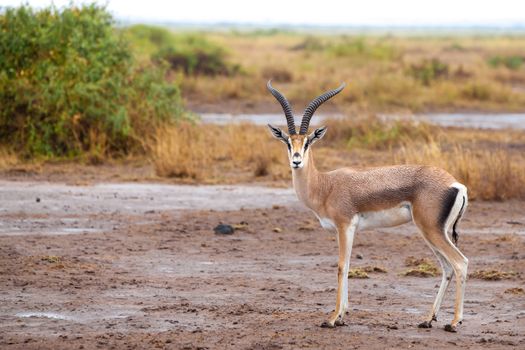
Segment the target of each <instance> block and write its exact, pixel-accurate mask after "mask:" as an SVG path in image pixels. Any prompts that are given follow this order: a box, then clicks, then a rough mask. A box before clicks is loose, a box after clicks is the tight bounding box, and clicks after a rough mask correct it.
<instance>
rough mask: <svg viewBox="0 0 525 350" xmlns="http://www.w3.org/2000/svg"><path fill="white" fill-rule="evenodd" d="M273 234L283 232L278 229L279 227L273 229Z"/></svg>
mask: <svg viewBox="0 0 525 350" xmlns="http://www.w3.org/2000/svg"><path fill="white" fill-rule="evenodd" d="M273 232H276V233H281V232H283V230H282V229H280V228H279V227H274V228H273Z"/></svg>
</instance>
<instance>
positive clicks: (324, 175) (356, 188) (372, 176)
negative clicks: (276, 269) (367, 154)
mask: <svg viewBox="0 0 525 350" xmlns="http://www.w3.org/2000/svg"><path fill="white" fill-rule="evenodd" d="M267 87H268V90H269V91H270V92H271V93H272V95H273V96H274V97H275V98H276V99H277V101H279V103H280V104H281V107H282V109H283V111H284V114H285V117H286V121H287V124H288V134H286V133H285V132H284V131H282V130H281V129H279V128H277V127H274V126H272V125H268V127H269V128H270V131H271V132H272V134H273V136H274V137H275V138H276V139H278V140H280V141H281V142H283V143H284V144H286V146H287V148H288V158H289V160H290V167H291V168H292V178H293V187H294V189H295V192H296V194H297V197H298V198H299V200H300V201H301V202H303V203H304V204H305V205H306V206H307V207H308V208H310V209H311V210H312V211H313V212H314V213H315V215H316V216H317V218H318V219H319V221H320V222H321V225H322V226H323V227H324V228H328V229H333V230H336V231H337V235H338V244H339V262H338V289H337V299H336V304H335V311H334V312H333V314H332V315H331V316H330V318H329V319H328V320H327V321H325V322H323V323H322V325H321V326H322V327H335V326H338V325H342V324H343V315H344V314H345V311H346V309H347V307H348V270H349V266H350V255H351V251H352V242H353V240H354V234H355V232H357V231H360V230H365V229H371V228H378V227H390V226H396V225H401V224H404V223H407V222H410V221H414V223H415V224H416V226H417V227H418V228H419V230H420V231H421V233H422V235H423V238H424V239H425V241H426V242H427V243H428V245H429V247H430V249H432V251H433V252H434V254H435V255H436V257H437V258H438V260H439V262H440V264H441V267H442V270H443V278H442V280H441V286H440V287H439V291H438V293H437V297H436V300H435V301H434V304H433V306H432V308H431V310H430V313H429V314H428V316H427V317H426V318H425V320H424V321H423V322H422V323H420V324H419V327H422V328H430V327H432V321H435V320H437V318H436V315H437V313H438V311H439V308H440V306H441V302H442V300H443V296H444V295H445V291H446V289H447V287H448V285H449V282H450V279H451V278H452V276H453V275H455V278H456V301H455V310H454V319H453V320H452V322H451V323H450V324H447V325H446V326H445V330H447V331H451V332H455V331H456V328H457V326H458V324H460V323H461V321H462V319H463V297H464V294H465V282H466V279H467V265H468V260H467V258H466V257H465V256H464V255H463V254H462V253H461V252H460V251H459V249H458V248H457V247H456V245H455V244H453V243H452V242H451V240H450V239H449V237H448V234H447V232H448V231H449V230H450V229H451V228H452V239H453V240H454V243H457V239H458V235H457V233H456V225H457V223H458V221H459V220H460V219H461V216H462V215H463V213H464V212H465V210H466V208H467V204H468V197H467V188H466V187H465V186H464V185H462V184H460V183H459V182H458V181H456V179H454V177H453V176H452V175H450V174H449V173H447V172H446V171H445V170H443V169H439V168H436V167H431V166H423V165H399V166H387V167H380V168H373V169H369V170H356V169H352V168H341V169H337V170H334V171H329V172H319V171H318V170H317V168H316V167H315V163H314V158H313V152H312V146H313V145H314V144H315V143H316V142H317V141H319V140H320V139H321V138H322V137H323V136H324V135H325V133H326V127H320V128H318V129H316V130H314V131H313V132H312V133H311V134H309V135H308V133H307V132H308V126H309V124H310V120H311V118H312V116H313V114H314V112H315V111H316V109H317V108H318V107H319V106H320V105H321V104H322V103H324V102H326V101H327V100H329V99H330V98H332V97H333V96H335V95H337V94H338V93H339V92H341V91H342V90H343V88H344V87H345V85H344V84H343V85H341V86H340V87H339V88H337V89H334V90H330V91H328V92H326V93H324V94H322V95H320V96H319V97H317V98H316V99H314V100H313V101H312V102H311V103H310V104H309V105H308V107H307V108H306V110H305V112H304V116H303V119H302V122H301V127H300V129H299V133H297V132H296V128H295V124H294V119H293V113H292V107H291V105H290V103H289V102H288V100H287V99H286V98H285V97H284V96H283V95H282V94H281V93H280V92H279V91H278V90H276V89H275V88H273V87H272V85H271V82H270V81H269V82H268V84H267Z"/></svg>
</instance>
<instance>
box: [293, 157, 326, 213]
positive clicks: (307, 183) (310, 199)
mask: <svg viewBox="0 0 525 350" xmlns="http://www.w3.org/2000/svg"><path fill="white" fill-rule="evenodd" d="M321 177H322V174H321V173H320V172H319V171H318V170H317V168H316V167H315V164H314V158H313V153H312V149H310V150H308V155H307V162H306V163H305V164H304V166H303V167H302V168H301V169H292V180H293V187H294V189H295V193H296V194H297V197H298V198H299V200H300V201H301V202H303V203H304V204H305V205H306V206H307V207H309V208H311V209H314V207H315V205H316V203H315V195H316V194H317V193H316V192H317V191H318V189H319V186H318V184H319V182H320V180H321Z"/></svg>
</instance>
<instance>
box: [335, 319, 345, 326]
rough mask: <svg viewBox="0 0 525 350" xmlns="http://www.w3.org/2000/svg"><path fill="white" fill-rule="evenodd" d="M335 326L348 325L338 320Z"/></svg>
mask: <svg viewBox="0 0 525 350" xmlns="http://www.w3.org/2000/svg"><path fill="white" fill-rule="evenodd" d="M334 324H335V325H336V326H346V323H345V321H343V320H336V321H335V323H334Z"/></svg>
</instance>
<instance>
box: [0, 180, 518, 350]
mask: <svg viewBox="0 0 525 350" xmlns="http://www.w3.org/2000/svg"><path fill="white" fill-rule="evenodd" d="M25 180H27V179H25ZM1 187H2V190H1V192H0V193H1V194H2V203H3V208H2V211H1V213H0V219H1V222H2V226H1V232H2V234H1V235H0V252H1V254H0V257H1V258H0V260H1V263H0V266H1V270H0V272H1V273H0V290H1V292H0V293H1V296H2V300H3V302H2V303H1V305H0V319H1V322H0V324H1V325H0V345H1V347H2V348H9V349H59V348H83V349H96V348H115V349H121V348H137V349H140V348H166V349H170V348H174V349H220V348H244V349H297V348H312V349H317V348H367V349H375V348H416V349H418V348H421V349H428V348H432V349H439V348H442V349H450V348H454V347H458V348H460V347H461V348H472V349H476V348H481V347H483V348H494V349H504V348H509V347H522V346H523V345H524V344H525V332H524V329H525V327H524V325H525V313H524V312H525V311H524V308H523V306H524V298H525V294H524V290H523V285H524V280H525V264H524V263H523V261H524V260H525V255H524V251H525V249H524V248H525V239H524V234H525V221H524V219H523V212H524V210H525V205H524V202H522V201H507V202H480V201H477V202H473V203H472V204H471V206H470V208H469V211H468V215H467V216H466V218H465V220H464V221H463V222H462V224H461V228H460V241H459V244H460V248H461V249H462V250H463V251H464V253H465V254H466V255H467V256H468V257H469V260H470V264H469V274H470V277H469V280H468V282H467V293H466V298H465V320H464V322H463V324H462V325H461V326H460V328H459V332H458V333H455V334H452V333H448V332H445V331H444V330H443V329H442V328H443V326H444V325H445V324H446V323H447V322H449V321H450V319H451V318H452V316H453V300H454V284H453V283H452V284H451V287H450V289H449V291H448V293H447V295H446V296H445V301H444V305H443V307H442V310H441V312H440V314H439V315H438V320H439V321H438V322H436V323H435V324H434V328H432V329H418V328H417V324H418V323H419V322H420V321H421V320H422V318H423V317H424V316H425V315H426V313H427V312H428V310H429V308H430V306H431V304H432V302H433V300H434V297H435V295H436V293H437V289H438V285H439V283H440V280H441V277H440V276H439V272H438V273H437V274H436V275H435V276H427V277H417V276H405V274H406V272H407V271H409V270H411V269H414V268H415V267H413V266H407V265H413V263H411V260H413V258H418V259H422V258H426V259H428V262H430V264H431V265H435V264H436V263H437V261H436V260H435V259H434V257H433V256H432V253H431V252H430V250H429V249H428V247H427V246H426V245H425V244H424V242H423V240H422V239H421V237H420V236H419V234H418V232H417V230H416V228H415V226H413V225H412V224H407V225H404V226H400V227H397V228H392V229H378V230H373V231H370V232H361V233H359V234H358V235H357V236H356V240H355V243H354V248H353V251H352V259H351V268H352V269H356V268H361V269H362V270H364V271H370V269H372V270H373V269H374V268H376V269H377V268H380V269H381V270H382V271H383V272H368V273H367V275H368V278H365V279H356V278H352V279H350V283H349V285H350V310H349V312H348V314H347V316H346V322H347V326H345V327H338V328H336V329H322V328H320V327H319V325H320V324H321V322H322V321H324V320H325V318H326V317H327V315H328V313H329V312H331V310H332V308H333V306H334V301H335V293H336V291H335V288H336V285H337V279H336V277H337V243H336V240H335V234H334V233H329V232H327V231H324V230H322V229H321V228H320V227H319V225H318V223H317V222H316V220H315V218H314V217H313V215H312V214H311V213H310V212H308V211H307V210H305V209H304V208H303V207H302V206H301V205H300V204H299V203H298V202H297V201H296V199H295V197H294V194H293V192H292V191H291V190H290V189H265V188H259V189H258V190H252V191H250V190H248V191H245V192H243V191H240V190H239V189H238V188H237V189H232V188H230V189H227V188H226V189H224V188H222V189H216V188H213V189H210V188H209V187H206V186H200V187H196V188H191V187H189V188H188V187H186V186H182V187H181V186H174V185H155V184H142V185H140V184H125V185H119V184H96V183H92V185H90V186H67V185H62V184H58V183H45V182H32V181H29V182H28V181H21V182H20V181H18V182H17V181H9V182H5V181H3V182H2V183H1ZM36 198H38V201H37V199H36ZM202 198H210V199H211V200H209V201H204V200H202ZM101 200H102V201H103V202H102V203H101V202H100V201H101ZM184 206H186V207H187V208H188V209H185V210H184V209H181V208H183V207H184ZM240 206H244V207H245V208H244V209H241V208H239V207H240ZM221 208H222V209H228V210H225V211H221V210H220V209H221ZM221 222H222V223H228V224H232V225H235V226H236V227H237V228H238V229H237V230H236V231H235V233H234V234H233V235H228V236H224V235H217V234H215V233H214V232H213V228H214V227H215V226H216V225H217V224H218V223H221ZM416 264H417V262H416ZM415 269H417V268H415ZM424 270H425V271H427V270H430V271H432V268H428V267H427V268H426V269H424ZM358 271H359V270H358ZM492 271H494V272H492ZM413 273H414V272H413ZM416 274H417V273H416ZM490 279H495V280H490Z"/></svg>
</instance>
